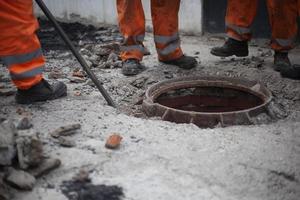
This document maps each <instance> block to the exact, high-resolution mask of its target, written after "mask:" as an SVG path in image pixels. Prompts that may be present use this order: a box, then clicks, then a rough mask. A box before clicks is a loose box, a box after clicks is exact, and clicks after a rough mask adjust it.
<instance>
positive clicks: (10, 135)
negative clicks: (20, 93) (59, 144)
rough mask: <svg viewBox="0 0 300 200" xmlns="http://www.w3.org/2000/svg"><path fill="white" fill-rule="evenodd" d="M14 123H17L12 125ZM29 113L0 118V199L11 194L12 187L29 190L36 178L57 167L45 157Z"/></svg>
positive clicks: (57, 162)
mask: <svg viewBox="0 0 300 200" xmlns="http://www.w3.org/2000/svg"><path fill="white" fill-rule="evenodd" d="M15 124H17V125H15ZM32 127H33V124H32V122H31V120H30V119H29V118H28V117H22V118H21V119H19V120H17V121H16V122H15V123H14V122H13V121H12V120H4V121H3V122H0V199H1V200H9V199H10V198H11V196H12V195H11V194H12V193H11V192H10V190H11V188H10V187H12V188H16V189H19V190H32V189H33V188H34V185H35V183H36V178H38V177H40V176H41V175H43V174H46V173H48V172H50V171H51V170H53V169H55V168H57V167H59V165H60V160H58V159H45V155H44V152H43V143H42V141H41V140H40V138H39V134H38V133H37V132H36V131H35V130H34V129H33V128H32Z"/></svg>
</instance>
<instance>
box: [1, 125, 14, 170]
mask: <svg viewBox="0 0 300 200" xmlns="http://www.w3.org/2000/svg"><path fill="white" fill-rule="evenodd" d="M15 135H16V128H15V126H14V124H13V123H12V121H9V120H6V121H4V122H2V123H1V124H0V165H2V166H6V165H11V163H12V160H13V158H14V157H15V155H16V149H15Z"/></svg>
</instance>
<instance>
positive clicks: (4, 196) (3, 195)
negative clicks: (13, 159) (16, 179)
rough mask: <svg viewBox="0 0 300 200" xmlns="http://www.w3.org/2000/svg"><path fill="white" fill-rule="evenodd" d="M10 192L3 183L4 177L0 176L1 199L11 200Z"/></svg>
mask: <svg viewBox="0 0 300 200" xmlns="http://www.w3.org/2000/svg"><path fill="white" fill-rule="evenodd" d="M9 199H11V198H10V194H9V192H8V188H7V186H6V185H5V184H4V183H3V177H2V176H0V200H9Z"/></svg>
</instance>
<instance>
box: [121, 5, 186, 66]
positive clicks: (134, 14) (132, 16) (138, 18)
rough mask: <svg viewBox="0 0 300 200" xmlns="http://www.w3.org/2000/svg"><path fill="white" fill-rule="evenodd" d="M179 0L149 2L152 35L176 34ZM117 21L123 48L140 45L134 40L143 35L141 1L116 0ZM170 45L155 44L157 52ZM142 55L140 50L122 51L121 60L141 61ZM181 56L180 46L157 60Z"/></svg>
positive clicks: (143, 25) (143, 17)
mask: <svg viewBox="0 0 300 200" xmlns="http://www.w3.org/2000/svg"><path fill="white" fill-rule="evenodd" d="M179 6H180V0H160V1H157V0H151V14H152V21H153V29H154V34H155V35H159V36H172V35H174V34H175V33H178V11H179ZM117 10H118V20H119V26H120V31H121V33H122V34H123V36H124V38H125V40H124V44H123V45H124V46H132V45H140V46H141V47H143V42H142V41H140V40H136V39H135V38H136V37H138V36H141V35H145V14H144V10H143V5H142V2H141V0H117ZM168 45H170V44H160V43H156V48H157V50H158V52H160V50H162V49H164V48H165V47H167V46H168ZM143 55H144V53H143V52H142V51H141V50H136V49H135V50H124V51H122V52H121V58H122V60H127V59H131V58H134V59H138V60H142V58H143ZM182 55H183V53H182V50H181V48H180V46H179V47H178V48H176V49H175V50H174V51H172V52H171V53H169V54H167V55H160V54H159V60H173V59H177V58H179V57H181V56H182Z"/></svg>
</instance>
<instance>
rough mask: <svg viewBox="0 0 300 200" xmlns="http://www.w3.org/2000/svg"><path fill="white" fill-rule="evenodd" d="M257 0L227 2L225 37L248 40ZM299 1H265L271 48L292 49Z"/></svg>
mask: <svg viewBox="0 0 300 200" xmlns="http://www.w3.org/2000/svg"><path fill="white" fill-rule="evenodd" d="M257 4H258V0H228V5H227V13H226V29H227V35H228V36H229V37H231V38H234V39H237V40H250V38H251V30H250V26H251V25H252V22H253V20H254V18H255V16H256V11H257ZM297 5H298V6H299V8H300V0H267V7H268V12H269V21H270V25H271V29H272V39H271V47H272V48H273V49H274V50H276V51H286V50H289V49H291V48H292V47H293V44H294V41H295V39H296V35H297V12H298V9H297V7H298V6H297Z"/></svg>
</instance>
